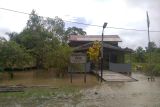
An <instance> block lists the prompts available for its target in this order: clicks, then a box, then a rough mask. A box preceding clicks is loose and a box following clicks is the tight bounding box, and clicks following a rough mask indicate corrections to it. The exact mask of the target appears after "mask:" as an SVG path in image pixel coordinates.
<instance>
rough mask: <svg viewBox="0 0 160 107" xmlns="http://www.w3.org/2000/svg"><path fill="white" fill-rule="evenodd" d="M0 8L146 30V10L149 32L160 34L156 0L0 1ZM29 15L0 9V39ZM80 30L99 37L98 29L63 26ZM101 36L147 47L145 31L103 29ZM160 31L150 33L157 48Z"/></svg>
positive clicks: (159, 0)
mask: <svg viewBox="0 0 160 107" xmlns="http://www.w3.org/2000/svg"><path fill="white" fill-rule="evenodd" d="M0 8H8V9H13V10H18V11H23V12H27V13H30V12H31V11H32V9H35V10H36V12H37V13H38V15H41V16H46V17H52V18H54V17H55V16H59V17H60V18H62V19H63V20H70V21H77V22H80V23H88V24H95V25H103V23H104V22H108V27H123V28H131V29H132V28H134V29H147V25H146V11H148V13H149V17H150V29H151V30H159V31H160V14H159V10H160V0H0ZM28 18H29V16H28V15H24V14H18V13H14V12H9V11H5V10H0V36H4V37H7V36H6V35H5V32H13V31H14V32H20V31H22V30H23V28H24V27H25V25H26V22H27V20H28ZM68 26H76V27H81V28H83V29H84V30H85V31H86V32H87V34H88V35H90V34H91V35H101V32H102V28H100V27H93V26H83V25H77V24H73V23H66V27H68ZM104 34H106V35H109V34H111V35H114V34H117V35H119V36H120V37H121V39H122V41H123V42H122V43H120V45H121V46H122V47H130V48H133V49H135V48H136V47H137V46H142V47H146V46H147V42H148V39H147V32H137V31H126V30H117V29H110V28H106V29H105V32H104ZM159 35H160V32H159V33H155V32H154V33H151V34H150V36H151V41H154V42H156V44H157V45H158V46H160V37H159Z"/></svg>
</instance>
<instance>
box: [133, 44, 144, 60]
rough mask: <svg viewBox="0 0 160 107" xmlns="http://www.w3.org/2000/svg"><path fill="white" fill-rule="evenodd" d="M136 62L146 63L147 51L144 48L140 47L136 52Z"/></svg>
mask: <svg viewBox="0 0 160 107" xmlns="http://www.w3.org/2000/svg"><path fill="white" fill-rule="evenodd" d="M135 60H136V62H146V56H145V50H143V48H142V47H138V48H137V49H136V52H135Z"/></svg>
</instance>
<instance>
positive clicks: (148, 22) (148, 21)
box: [146, 11, 151, 64]
mask: <svg viewBox="0 0 160 107" xmlns="http://www.w3.org/2000/svg"><path fill="white" fill-rule="evenodd" d="M146 15H147V31H148V50H149V64H151V48H150V43H151V41H150V33H149V27H150V20H149V16H148V11H147V12H146Z"/></svg>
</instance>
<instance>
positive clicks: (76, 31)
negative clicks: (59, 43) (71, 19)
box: [64, 27, 87, 41]
mask: <svg viewBox="0 0 160 107" xmlns="http://www.w3.org/2000/svg"><path fill="white" fill-rule="evenodd" d="M86 34H87V33H86V32H85V31H84V30H83V29H82V28H77V27H69V28H67V30H66V31H65V37H64V41H67V40H68V37H69V36H70V35H81V36H84V35H86Z"/></svg>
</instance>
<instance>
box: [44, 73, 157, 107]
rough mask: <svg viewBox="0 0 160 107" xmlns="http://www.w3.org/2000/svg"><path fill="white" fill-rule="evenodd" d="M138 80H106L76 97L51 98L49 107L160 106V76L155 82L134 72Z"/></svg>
mask: <svg viewBox="0 0 160 107" xmlns="http://www.w3.org/2000/svg"><path fill="white" fill-rule="evenodd" d="M132 76H133V77H134V78H136V79H138V80H139V81H136V82H106V83H102V84H101V85H98V86H95V87H94V88H89V89H85V90H82V91H81V93H82V97H79V98H76V99H60V100H59V101H55V100H50V102H51V103H50V102H48V103H47V105H46V106H47V107H53V105H52V104H56V106H57V107H160V77H156V80H155V81H154V82H153V81H152V82H151V81H148V79H147V76H145V75H143V74H139V73H136V74H133V75H132Z"/></svg>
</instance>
